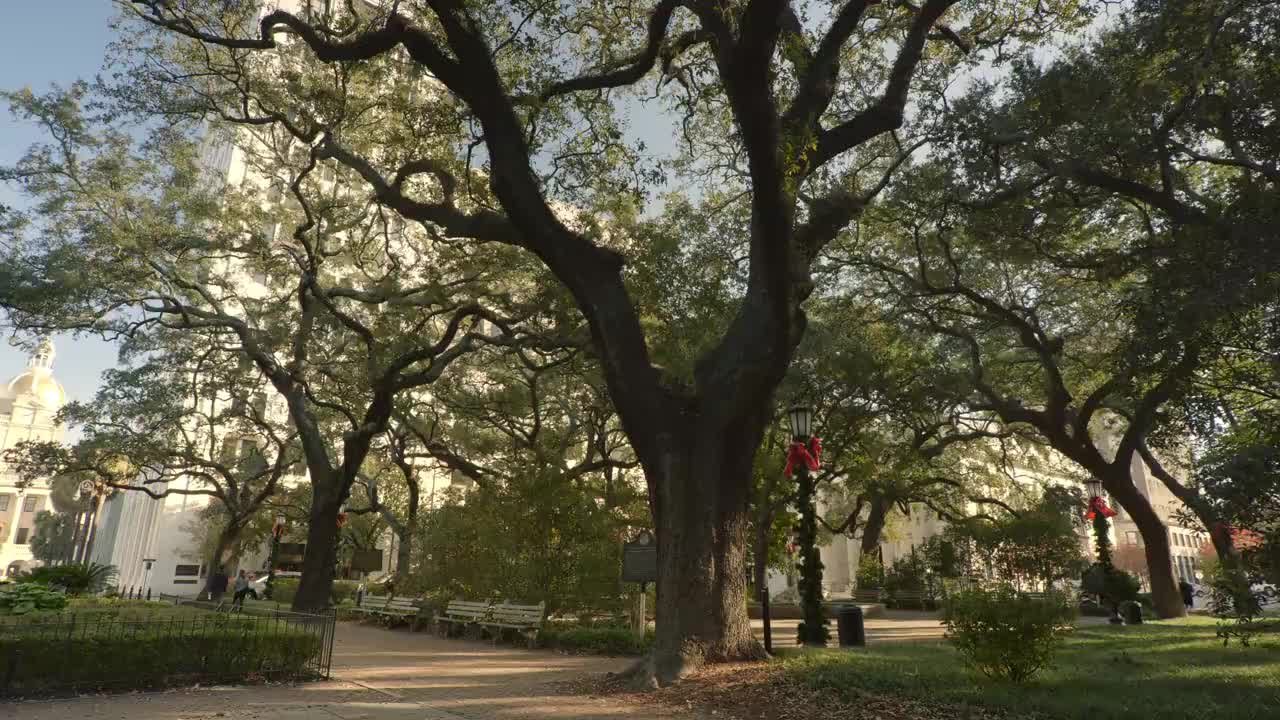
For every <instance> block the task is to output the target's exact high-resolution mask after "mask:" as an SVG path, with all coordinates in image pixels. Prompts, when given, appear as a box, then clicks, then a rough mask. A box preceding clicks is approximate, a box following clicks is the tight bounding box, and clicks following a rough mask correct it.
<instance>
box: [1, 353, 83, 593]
mask: <svg viewBox="0 0 1280 720" xmlns="http://www.w3.org/2000/svg"><path fill="white" fill-rule="evenodd" d="M56 354H57V353H56V351H55V350H54V347H53V342H52V341H50V340H49V339H47V338H46V339H45V340H43V341H41V342H40V344H39V345H38V346H37V347H36V349H35V351H34V352H33V353H32V354H31V359H30V360H28V361H27V369H26V370H23V371H22V372H21V373H18V375H17V376H15V377H14V378H12V379H11V380H9V381H8V382H7V383H5V384H4V385H0V453H3V452H4V451H5V450H8V449H9V448H12V447H14V446H15V445H17V444H18V443H20V442H23V441H24V440H35V441H47V440H52V441H55V442H56V441H61V440H62V427H60V426H59V425H58V424H57V422H55V421H56V418H57V414H58V411H59V410H61V409H62V406H63V405H64V404H65V403H66V401H67V393H66V391H65V390H63V388H62V384H61V383H59V382H58V380H57V379H56V378H54V376H53V359H54V357H55V355H56ZM17 481H18V478H17V477H16V476H15V475H14V474H13V473H11V472H9V471H8V470H7V468H5V467H4V464H3V462H0V576H12V575H14V574H16V573H18V572H21V571H22V570H24V569H28V568H30V567H31V566H32V565H33V564H39V563H37V562H36V561H35V560H34V558H33V557H32V556H31V551H30V549H29V543H30V541H31V536H32V534H33V532H34V530H35V517H36V515H37V514H39V513H40V511H41V510H47V509H49V498H48V495H49V486H48V484H46V483H39V482H38V483H36V484H34V485H32V486H30V487H24V488H19V487H18V486H17Z"/></svg>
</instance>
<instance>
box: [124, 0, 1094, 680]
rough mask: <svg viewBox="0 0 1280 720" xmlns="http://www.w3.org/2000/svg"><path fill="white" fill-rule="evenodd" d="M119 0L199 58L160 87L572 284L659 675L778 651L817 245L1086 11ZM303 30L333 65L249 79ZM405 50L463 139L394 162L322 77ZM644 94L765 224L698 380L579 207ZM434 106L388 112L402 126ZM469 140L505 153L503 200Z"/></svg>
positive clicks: (604, 183) (629, 156) (740, 242)
mask: <svg viewBox="0 0 1280 720" xmlns="http://www.w3.org/2000/svg"><path fill="white" fill-rule="evenodd" d="M121 5H122V6H123V7H125V8H126V9H127V10H129V11H132V12H133V13H135V15H136V17H138V18H140V19H141V20H142V21H143V22H145V23H149V24H150V25H151V26H152V27H154V28H155V29H157V31H159V33H160V37H161V38H162V39H167V40H169V41H171V42H170V44H169V45H163V44H162V43H161V44H153V45H151V46H149V47H153V48H154V47H161V46H163V47H167V48H179V49H178V50H177V51H176V52H179V53H182V54H185V56H186V58H187V59H188V60H192V61H194V62H195V63H196V65H200V66H201V67H198V68H192V67H190V66H188V67H187V69H185V70H183V71H181V72H177V73H172V74H169V75H165V76H162V74H161V73H154V72H148V69H147V68H146V67H145V62H141V61H140V62H139V63H137V67H138V68H139V69H140V70H141V72H143V73H144V74H146V75H147V76H148V78H149V79H150V80H151V81H153V83H152V84H150V85H149V89H161V91H163V87H162V86H164V85H169V86H171V87H172V86H180V87H181V88H182V89H181V90H180V91H179V92H177V93H175V94H176V95H179V96H181V97H182V98H183V99H185V100H187V101H196V104H198V101H199V100H201V99H211V100H212V103H211V105H212V106H208V107H206V108H205V111H206V112H212V113H216V114H219V115H224V116H236V117H238V118H240V120H241V121H242V122H250V123H253V122H258V123H272V122H274V123H278V124H280V125H283V126H286V127H289V128H290V130H291V131H293V132H294V134H295V136H297V137H298V138H300V139H301V140H303V141H304V142H305V143H307V144H308V145H309V146H310V147H312V148H313V149H314V151H315V152H316V153H317V154H318V155H320V156H323V157H329V158H335V159H338V160H340V161H341V162H343V163H344V164H346V165H347V166H349V167H351V168H353V169H354V170H356V171H357V172H359V174H360V175H361V176H362V177H363V178H364V179H365V180H366V181H367V183H368V185H369V187H370V189H371V190H372V192H373V194H374V196H375V197H376V198H377V200H378V201H379V202H380V203H381V204H382V205H384V206H386V207H389V208H392V209H394V210H396V211H398V212H399V213H401V214H402V215H403V216H405V217H407V218H411V219H414V220H419V221H422V222H426V223H431V224H433V225H434V226H436V227H438V228H439V229H440V231H441V232H442V233H443V234H446V235H449V236H452V237H458V238H467V239H472V240H475V241H489V242H500V243H506V244H509V245H513V246H516V247H519V248H522V249H525V250H527V251H528V252H530V253H532V254H533V255H535V256H536V257H537V258H538V259H539V260H540V261H541V262H542V263H543V264H545V266H546V267H547V268H548V269H549V271H550V272H551V274H552V275H554V277H555V278H556V279H557V280H558V281H559V282H560V283H562V284H563V285H564V286H565V287H566V288H567V289H568V290H569V292H570V293H571V294H572V296H573V298H574V301H575V302H576V304H577V306H578V307H579V309H580V310H581V312H582V314H583V315H584V316H585V318H586V321H587V324H588V325H589V327H590V332H591V337H592V339H593V342H594V345H595V348H596V351H597V353H598V355H599V358H600V362H601V364H602V366H603V369H604V375H605V379H606V382H607V385H608V389H609V393H610V397H611V399H612V402H613V403H614V405H615V407H616V409H617V412H618V414H619V417H620V418H621V421H622V424H623V426H624V427H625V429H626V431H627V434H628V436H629V438H630V441H631V445H632V447H633V449H634V451H635V452H636V455H637V457H638V458H639V459H640V462H641V464H642V466H643V468H644V471H645V475H646V478H647V481H648V483H649V486H650V496H651V498H652V511H653V515H654V519H655V524H656V526H657V530H658V550H659V565H660V572H659V582H658V586H659V600H658V616H659V617H660V618H661V621H660V624H659V629H658V641H657V649H656V652H655V655H654V660H655V661H656V662H654V663H653V664H652V665H651V667H650V672H649V673H647V676H648V677H649V678H652V679H655V680H656V681H658V682H667V681H670V680H673V679H675V678H677V677H679V676H681V675H683V674H684V673H686V672H687V671H689V670H691V669H692V668H695V667H697V666H698V665H699V664H700V663H701V662H702V661H704V660H707V659H711V660H719V659H732V658H741V657H747V656H755V655H757V654H758V653H759V646H758V644H757V643H756V642H755V641H754V640H753V639H752V637H751V633H750V626H749V623H748V621H747V617H746V613H745V609H744V607H745V606H744V602H743V600H744V598H743V594H744V592H745V587H746V583H745V569H746V568H745V554H744V547H745V543H746V529H747V522H746V513H747V500H748V492H749V489H750V487H751V483H750V477H751V463H752V459H753V456H754V453H755V449H756V447H757V446H758V445H759V444H760V441H761V435H762V433H763V430H764V427H765V424H766V423H767V422H768V421H769V419H770V416H771V413H770V408H771V401H772V395H773V392H774V389H775V388H776V387H777V385H778V383H779V382H780V381H781V379H782V377H783V375H784V373H785V370H786V367H787V364H788V361H789V359H790V357H791V354H792V351H793V349H794V348H795V346H796V344H797V342H798V341H799V339H800V336H801V335H802V333H803V330H804V325H805V320H804V313H803V312H802V311H801V309H800V305H801V303H802V302H803V301H804V300H805V299H806V298H807V297H808V296H809V295H810V294H811V293H812V292H813V282H812V280H811V278H810V275H809V266H810V263H811V261H812V260H813V258H814V257H815V256H816V255H817V254H818V253H820V252H821V251H822V249H823V248H824V247H825V246H826V245H827V244H828V243H829V242H830V241H831V239H832V238H833V237H835V236H836V234H838V233H839V232H840V231H841V230H842V229H843V228H845V227H846V226H847V225H848V223H849V222H850V221H851V220H852V219H853V218H855V217H856V216H857V215H858V213H859V212H860V211H861V209H862V208H863V207H864V206H865V205H866V203H868V202H869V201H870V200H871V198H873V197H874V196H875V195H876V194H877V193H878V192H879V191H880V190H881V189H882V188H883V187H884V186H885V184H886V183H887V182H888V180H889V177H890V175H891V173H892V170H893V169H894V168H895V167H896V166H897V165H898V164H899V163H900V162H901V161H902V159H903V157H904V156H906V155H907V154H909V153H910V151H911V150H912V149H914V148H916V147H918V142H919V140H918V139H916V137H915V136H918V135H920V134H921V132H922V131H923V130H924V129H925V128H926V127H927V126H928V123H929V118H930V116H931V114H932V111H933V110H934V109H936V106H937V105H938V102H937V101H938V99H939V97H940V96H941V93H942V86H943V84H944V83H945V82H946V81H947V80H949V79H950V78H951V77H953V76H954V75H955V73H956V72H957V70H958V68H959V67H960V66H961V65H962V63H963V61H964V58H965V56H966V54H969V53H972V57H978V56H980V55H983V53H982V52H981V51H984V50H986V49H988V48H1007V47H1009V46H1011V45H1013V44H1016V43H1018V42H1020V41H1022V40H1025V39H1027V38H1035V37H1038V36H1039V34H1040V33H1043V32H1046V31H1049V30H1052V29H1054V28H1056V27H1061V26H1063V25H1066V24H1070V23H1071V22H1073V21H1074V20H1075V18H1076V14H1077V7H1076V3H1072V2H1058V3H1055V2H1043V1H1041V2H1025V3H1021V2H1017V3H1002V4H1000V5H999V6H998V9H993V8H992V7H991V6H989V4H987V3H980V2H960V1H959V0H927V1H926V2H923V3H920V4H915V3H910V2H893V3H883V4H882V3H876V2H868V1H867V0H850V1H849V2H842V3H833V4H829V5H827V4H819V3H807V2H788V1H786V0H749V1H748V0H736V1H732V2H723V1H714V2H713V1H708V0H658V1H657V2H653V3H643V4H633V5H627V6H622V7H618V6H615V5H614V4H612V3H596V2H571V3H537V2H525V1H517V0H512V1H510V2H499V3H495V2H469V1H467V0H422V1H420V2H380V3H365V4H360V3H346V4H344V5H343V6H342V8H343V9H339V8H336V7H334V5H336V4H328V3H326V4H325V5H324V6H323V9H321V7H320V4H319V3H314V4H311V3H308V4H306V5H305V6H304V7H303V8H302V9H301V11H299V12H288V11H284V10H275V11H270V12H267V13H265V14H263V15H262V16H261V17H257V13H256V3H241V2H224V3H219V4H216V5H204V4H193V3H172V2H167V1H165V0H138V1H136V2H131V3H123V2H122V3H121ZM357 8H358V9H357ZM299 47H302V48H304V49H306V50H309V51H310V52H311V53H312V54H313V56H314V58H315V59H316V60H318V61H319V62H320V63H321V64H323V66H324V69H316V70H310V71H307V72H304V73H302V74H300V75H297V74H290V73H288V72H286V73H284V74H283V75H282V76H280V75H277V77H275V78H268V77H266V76H264V75H262V74H259V75H255V76H253V77H252V78H251V80H249V81H246V82H243V83H241V82H240V80H241V79H244V78H247V77H249V74H248V71H246V70H245V68H251V67H252V66H254V65H255V64H256V65H259V66H261V65H270V60H266V59H264V57H265V58H270V59H274V58H279V57H283V56H284V55H287V54H288V53H290V52H293V51H294V50H295V49H297V48H299ZM203 58H208V62H203V60H202V59H203ZM388 58H393V59H395V60H396V61H397V62H399V63H402V64H403V65H404V66H405V67H406V68H407V71H406V72H408V73H425V74H428V75H429V76H430V77H431V78H432V79H433V82H434V84H433V86H432V88H433V89H432V91H431V93H430V94H431V96H432V97H431V100H432V101H433V102H434V103H435V104H436V105H437V106H443V107H447V108H452V112H453V113H454V116H455V117H456V118H457V119H458V122H459V126H460V127H461V128H462V130H463V131H462V132H461V133H460V134H459V135H458V136H455V137H454V138H450V139H451V140H452V141H453V142H452V145H451V147H448V148H446V149H445V150H446V152H443V153H439V152H437V153H436V154H435V155H433V154H431V153H430V152H429V148H428V147H427V144H426V143H425V142H423V141H422V140H421V139H418V140H410V141H408V142H407V143H401V144H400V145H398V146H396V147H394V148H392V147H388V148H387V151H386V152H383V153H380V154H378V155H377V156H369V155H361V154H359V153H358V152H357V151H355V150H353V149H352V148H350V147H348V146H346V145H345V144H344V138H343V136H342V133H341V131H340V130H339V129H338V128H337V127H335V124H336V123H338V122H339V121H340V120H341V118H339V117H337V116H336V115H334V114H332V113H330V114H326V111H327V110H328V109H329V108H332V107H334V100H333V98H332V97H331V96H326V95H323V94H322V93H318V92H315V91H314V87H313V85H312V80H313V79H314V78H316V77H321V76H325V75H329V74H338V75H346V74H349V73H353V72H359V71H360V69H361V68H366V67H369V66H370V64H371V63H375V62H377V61H379V60H385V59H388ZM166 65H167V63H166ZM210 70H212V72H210ZM228 76H232V77H231V79H230V80H227V78H228ZM210 78H213V80H212V82H211V81H210ZM655 80H656V83H655ZM210 85H214V86H216V87H215V88H214V89H212V90H210V87H209V86H210ZM228 90H230V92H228ZM629 90H634V91H637V92H648V91H650V90H653V91H656V92H657V94H659V95H660V96H661V97H662V98H663V99H664V100H665V101H666V102H667V103H669V104H670V105H671V106H673V107H674V108H676V111H677V112H680V113H682V117H681V122H680V123H679V127H680V134H681V136H682V140H683V142H686V143H688V146H687V148H686V149H685V152H683V153H682V155H683V157H682V158H681V162H680V163H679V164H678V165H679V166H680V167H684V168H689V169H690V171H691V172H692V173H694V175H695V176H696V177H697V178H698V179H701V180H705V181H707V182H708V183H711V184H716V185H719V186H721V187H727V188H731V193H732V194H731V195H730V197H731V198H732V199H733V200H734V202H738V203H741V204H742V206H743V207H745V208H746V209H747V213H748V214H749V217H750V222H749V224H748V225H747V226H746V228H745V231H744V233H743V234H742V235H741V236H738V237H736V238H735V239H734V240H735V242H734V243H733V245H734V247H735V248H736V253H735V254H736V255H738V256H740V257H741V258H742V259H743V262H744V264H745V283H744V285H743V286H742V287H741V288H739V289H738V292H737V299H738V304H737V307H736V310H735V312H734V314H733V316H732V318H731V319H730V320H729V321H728V322H727V323H726V324H725V325H723V326H722V327H720V328H718V329H717V332H716V333H715V334H714V335H712V336H710V337H709V338H707V340H706V342H705V343H704V345H703V349H702V351H701V352H700V353H699V355H698V357H697V360H696V363H695V365H694V367H693V368H691V369H690V371H689V372H687V373H677V372H671V371H669V370H664V369H663V368H659V367H655V364H654V363H653V361H652V359H651V358H652V355H651V352H650V347H649V345H648V343H647V341H646V333H645V330H644V327H643V325H642V323H641V318H640V316H639V315H638V314H637V311H636V305H635V302H634V299H633V297H632V294H631V292H630V291H629V288H628V284H627V278H626V260H627V255H626V253H625V245H626V241H629V240H634V239H636V238H635V237H634V236H632V237H630V238H622V240H623V242H617V241H618V240H619V239H620V238H619V237H618V236H619V235H621V234H622V233H623V232H625V231H624V230H623V229H622V228H613V229H612V230H611V231H610V233H608V234H605V235H602V234H600V233H593V232H590V230H589V228H586V227H583V226H581V224H580V223H574V222H567V221H566V218H565V217H564V214H565V213H564V207H565V206H566V205H573V206H575V207H578V208H579V209H581V210H583V211H587V210H590V209H592V208H591V207H588V206H589V205H593V204H595V205H598V204H600V203H598V201H599V199H600V196H601V195H602V194H603V195H617V194H618V192H619V191H620V190H626V189H627V188H628V187H629V181H630V180H631V179H632V178H634V177H635V176H637V174H638V173H637V172H636V171H637V169H638V170H641V171H642V170H644V169H646V168H647V167H648V166H647V165H646V164H645V163H644V162H641V161H640V160H642V159H639V160H638V159H637V158H636V155H635V154H634V153H633V152H631V150H632V149H633V147H632V146H630V145H629V144H628V143H626V142H625V141H624V140H622V139H620V138H621V137H622V133H621V129H620V126H619V117H620V111H619V106H620V104H621V103H620V97H622V96H623V95H624V92H625V91H629ZM913 90H914V91H915V92H914V93H913ZM326 91H327V90H326ZM429 104H430V103H422V104H415V105H412V106H410V107H404V106H395V105H391V106H389V107H391V108H392V109H393V113H391V115H394V116H396V117H399V118H400V119H404V118H407V117H412V116H413V113H415V112H418V111H419V108H420V107H421V106H426V105H429ZM188 107H190V104H189V105H188ZM403 126H404V123H397V122H395V118H391V120H390V121H389V125H388V128H392V127H395V128H399V127H403ZM403 137H404V136H402V138H403ZM440 139H445V138H440ZM438 149H439V148H437V150H438ZM460 157H465V158H467V159H468V160H470V159H474V160H476V161H477V162H480V163H483V173H482V179H483V183H484V184H485V185H486V186H487V188H486V189H485V190H484V191H483V192H479V191H474V192H473V187H472V186H473V185H474V183H473V182H472V181H473V180H474V179H475V178H474V176H473V175H471V174H469V173H470V170H469V169H462V170H459V166H458V158H460ZM464 173H466V174H464ZM643 177H647V176H643ZM464 188H465V191H464ZM477 198H479V199H477ZM707 210H708V212H710V208H708V209H707Z"/></svg>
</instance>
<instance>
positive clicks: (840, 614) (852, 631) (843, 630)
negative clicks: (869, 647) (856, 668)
mask: <svg viewBox="0 0 1280 720" xmlns="http://www.w3.org/2000/svg"><path fill="white" fill-rule="evenodd" d="M836 632H837V634H838V635H839V637H840V647H852V646H855V645H866V644H867V628H866V626H865V625H864V624H863V622H862V608H860V607H858V606H857V605H842V606H841V607H840V609H839V610H837V611H836Z"/></svg>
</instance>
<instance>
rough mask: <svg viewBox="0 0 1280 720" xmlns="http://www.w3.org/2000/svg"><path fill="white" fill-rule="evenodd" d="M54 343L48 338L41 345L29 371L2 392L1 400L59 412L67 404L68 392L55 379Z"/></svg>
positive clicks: (19, 375)
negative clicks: (23, 401)
mask: <svg viewBox="0 0 1280 720" xmlns="http://www.w3.org/2000/svg"><path fill="white" fill-rule="evenodd" d="M54 355H55V352H54V348H53V343H52V342H51V341H49V340H48V339H47V338H46V339H45V340H44V341H42V342H41V343H40V345H39V346H38V347H37V348H36V350H35V352H34V353H32V355H31V359H30V360H29V361H27V369H26V370H24V371H22V372H21V373H19V374H18V375H17V376H15V377H14V378H13V379H12V380H10V381H9V382H8V383H6V384H5V386H4V388H3V390H0V399H6V400H13V401H14V402H18V401H21V400H28V401H31V402H34V403H36V404H37V405H40V406H42V407H45V408H49V409H52V410H57V409H59V408H61V407H62V406H63V405H64V404H66V402H67V391H66V390H64V389H63V388H62V383H60V382H58V381H57V379H56V378H54V377H53V358H54Z"/></svg>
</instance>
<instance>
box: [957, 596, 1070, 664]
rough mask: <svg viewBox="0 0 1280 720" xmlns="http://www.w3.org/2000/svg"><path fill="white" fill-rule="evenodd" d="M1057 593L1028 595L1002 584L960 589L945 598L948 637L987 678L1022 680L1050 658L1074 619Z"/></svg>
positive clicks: (1066, 602) (1065, 602)
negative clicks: (984, 588)
mask: <svg viewBox="0 0 1280 720" xmlns="http://www.w3.org/2000/svg"><path fill="white" fill-rule="evenodd" d="M1071 605H1072V603H1071V600H1070V599H1069V598H1068V597H1067V596H1066V595H1064V594H1061V593H1048V594H1046V595H1045V597H1044V598H1032V597H1030V596H1028V595H1027V594H1025V593H1020V592H1018V591H1016V590H1014V589H1013V588H1012V587H1009V586H1007V585H1003V586H999V587H996V588H994V589H991V590H965V591H962V592H959V593H956V594H955V595H952V596H951V597H949V598H948V599H947V602H946V604H945V605H944V614H943V624H944V625H946V628H947V640H948V641H949V642H950V643H951V644H952V645H953V646H954V647H955V648H956V649H957V650H959V651H960V654H961V655H962V656H964V658H965V660H966V661H968V662H969V664H970V665H972V666H973V667H975V668H977V670H978V671H979V672H981V673H982V674H983V675H986V676H987V677H990V678H993V679H997V680H1009V681H1012V682H1023V681H1025V680H1027V679H1029V678H1031V677H1032V676H1033V675H1035V674H1036V673H1037V672H1039V671H1040V670H1041V669H1043V668H1044V667H1046V666H1048V665H1049V663H1050V662H1051V660H1052V659H1053V653H1054V651H1055V650H1056V649H1057V647H1058V645H1060V644H1061V642H1062V639H1063V636H1064V635H1065V634H1066V633H1067V632H1069V631H1070V630H1071V627H1072V625H1071V623H1072V620H1073V619H1074V617H1075V612H1074V611H1073V610H1072V606H1071Z"/></svg>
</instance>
